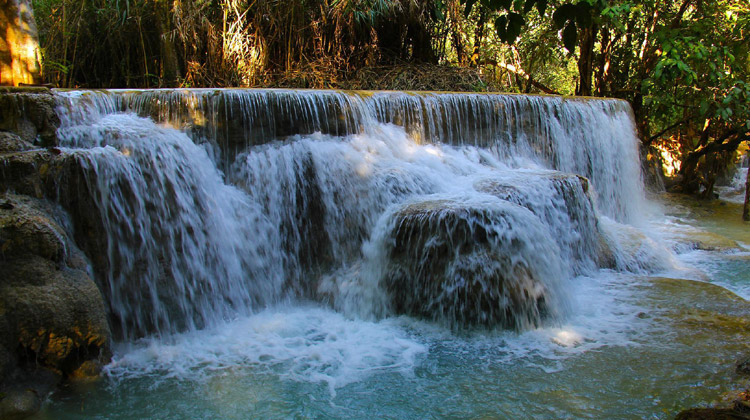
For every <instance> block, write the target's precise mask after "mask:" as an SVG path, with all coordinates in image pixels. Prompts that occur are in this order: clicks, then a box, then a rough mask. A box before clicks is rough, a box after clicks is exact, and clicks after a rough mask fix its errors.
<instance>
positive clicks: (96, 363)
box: [0, 88, 111, 418]
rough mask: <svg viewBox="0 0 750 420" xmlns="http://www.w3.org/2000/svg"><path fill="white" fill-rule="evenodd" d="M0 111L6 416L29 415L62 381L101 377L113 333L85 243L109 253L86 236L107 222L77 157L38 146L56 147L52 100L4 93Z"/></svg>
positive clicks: (36, 92)
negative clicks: (98, 214) (99, 223)
mask: <svg viewBox="0 0 750 420" xmlns="http://www.w3.org/2000/svg"><path fill="white" fill-rule="evenodd" d="M0 113H1V114H2V118H1V119H0V395H2V397H0V418H23V417H26V416H28V415H30V414H33V413H34V412H35V411H37V410H38V409H39V407H40V405H41V402H42V401H43V400H44V399H45V398H46V396H47V395H48V394H49V393H50V392H52V391H53V390H54V387H55V386H56V385H57V384H58V383H59V382H60V380H61V379H66V378H71V379H72V378H76V379H77V378H81V377H87V376H88V377H91V376H94V377H96V376H97V375H98V373H99V369H100V368H101V366H102V365H103V364H104V363H106V362H107V361H108V360H109V357H110V340H111V334H110V329H109V324H108V320H107V314H106V309H105V304H104V300H103V298H102V294H101V293H100V291H99V288H98V287H97V285H96V284H95V283H94V281H93V280H92V278H91V277H90V275H91V274H90V273H91V268H90V263H89V260H88V259H87V258H86V256H85V255H84V253H83V252H81V250H80V249H79V248H78V247H77V245H76V242H78V243H82V244H84V245H85V247H86V248H87V252H88V251H94V250H96V252H92V255H95V256H97V255H100V254H101V252H100V250H101V249H104V248H102V247H101V243H98V242H96V240H94V239H91V240H88V241H87V240H86V239H87V236H91V237H92V238H96V237H98V235H97V234H96V233H95V231H96V230H97V227H96V226H95V225H96V221H97V220H98V219H97V218H93V219H92V218H90V217H88V215H90V214H91V212H92V209H94V207H93V206H92V203H91V202H90V198H91V196H90V194H87V191H85V190H83V189H82V183H84V181H83V178H82V177H81V168H80V165H79V164H78V162H77V159H76V158H75V156H74V155H69V154H66V153H63V152H62V151H60V150H59V149H56V148H49V149H41V148H39V146H42V145H44V146H51V145H54V144H56V143H57V139H56V135H55V130H56V126H57V124H58V120H57V116H56V115H55V112H54V100H53V97H52V95H51V94H50V93H49V91H48V90H46V89H17V88H16V89H8V88H3V90H2V91H0ZM48 199H53V200H56V201H57V202H58V203H60V204H62V205H63V206H65V209H63V207H61V206H60V205H59V204H53V203H52V202H51V201H48ZM65 210H72V211H73V212H74V217H73V218H72V220H71V218H70V217H69V215H68V213H67V212H66V211H65ZM74 225H75V226H76V233H77V236H78V237H76V238H75V240H74V236H73V226H74ZM98 232H101V230H99V231H98Z"/></svg>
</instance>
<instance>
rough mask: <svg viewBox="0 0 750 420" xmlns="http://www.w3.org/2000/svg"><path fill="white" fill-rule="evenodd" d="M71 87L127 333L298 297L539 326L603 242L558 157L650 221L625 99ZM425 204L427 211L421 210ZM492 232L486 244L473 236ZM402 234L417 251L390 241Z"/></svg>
mask: <svg viewBox="0 0 750 420" xmlns="http://www.w3.org/2000/svg"><path fill="white" fill-rule="evenodd" d="M60 97H61V101H60V104H61V105H60V114H61V120H62V121H63V124H62V127H61V128H60V130H59V135H60V138H61V139H62V142H63V145H66V146H70V147H78V148H82V150H79V151H77V152H76V153H77V154H78V156H79V159H80V160H81V163H82V166H83V167H84V168H85V171H86V173H87V179H88V182H89V184H90V189H91V190H92V191H93V192H94V195H95V196H96V197H95V201H96V202H97V203H99V211H100V217H101V218H102V220H103V224H104V226H105V230H106V233H107V236H108V240H107V244H108V249H107V252H108V261H109V267H107V268H106V273H107V275H106V277H107V278H106V279H100V281H102V282H103V285H102V286H103V288H104V290H105V293H106V294H107V296H108V300H109V304H110V307H111V311H112V315H113V319H114V323H115V324H116V325H117V326H118V327H120V328H119V330H121V331H122V335H123V336H124V337H135V336H139V335H143V334H149V333H153V332H157V333H165V332H166V333H170V332H176V331H180V330H184V329H194V328H199V327H203V326H205V325H206V324H207V323H208V324H213V323H215V322H216V321H217V320H221V319H231V318H232V317H233V316H237V315H246V314H248V313H251V312H252V311H253V310H254V309H257V308H260V307H263V306H265V305H268V304H271V303H276V302H278V301H280V300H283V299H286V298H289V297H292V298H293V297H302V298H307V299H314V300H324V301H329V302H330V303H331V304H332V305H333V306H334V307H336V308H339V309H340V310H343V311H344V313H348V314H354V313H356V314H357V315H358V316H363V317H371V316H373V317H383V316H387V315H388V314H390V313H412V314H420V315H423V316H427V317H428V318H434V319H442V318H445V317H447V318H448V321H449V322H453V321H457V322H458V324H459V325H460V324H466V323H468V324H473V323H475V322H479V323H482V324H487V325H493V324H496V323H497V324H499V325H505V326H510V327H515V328H524V327H526V326H528V325H538V324H539V323H540V322H541V321H543V318H545V314H546V316H547V317H548V318H551V319H553V320H554V319H556V318H557V317H558V316H559V314H560V313H561V309H562V308H563V307H564V306H565V305H564V299H560V296H561V295H562V293H563V292H562V289H561V288H560V287H559V286H558V283H559V282H560V281H564V280H565V279H566V278H568V277H569V276H570V274H572V273H579V274H580V273H582V272H584V271H585V269H588V270H590V269H593V268H594V267H595V265H596V264H595V263H596V261H598V260H599V259H600V257H599V255H598V253H599V248H600V247H601V244H600V242H601V238H600V237H599V234H598V224H597V221H596V215H595V211H594V208H593V206H592V204H591V198H590V197H589V195H588V194H587V190H588V181H587V180H586V179H585V178H580V179H579V178H576V177H575V176H571V175H566V174H565V173H562V172H555V171H551V170H562V171H566V172H571V173H577V174H579V175H581V176H586V177H588V178H589V179H591V183H592V185H593V187H594V188H593V189H594V191H596V196H597V198H598V200H599V201H598V202H599V203H600V204H599V209H600V211H602V212H604V214H606V215H609V216H611V217H612V218H614V219H618V220H623V221H627V220H632V219H633V218H634V217H635V214H636V211H637V210H638V206H639V203H640V202H641V201H642V200H643V191H642V190H641V182H640V170H639V167H638V163H637V162H638V160H637V149H636V140H635V138H634V137H633V135H632V132H633V130H632V124H631V120H630V115H629V113H628V108H627V107H626V106H624V105H623V104H622V103H620V102H617V101H593V100H589V101H569V100H568V101H566V100H563V99H560V98H545V97H527V96H504V95H455V94H426V95H410V94H397V93H375V94H347V93H336V92H314V91H310V92H305V91H253V90H250V91H242V90H216V91H206V90H203V91H201V90H199V91H187V92H179V91H148V92H139V91H134V92H129V91H123V92H96V93H94V92H88V93H77V92H76V93H61V94H60ZM81 110H85V111H84V112H81ZM137 114H139V115H142V116H138V115H137ZM145 116H150V117H151V118H153V119H155V120H156V121H159V122H161V123H163V124H167V125H166V126H164V125H162V126H157V125H156V124H154V123H153V122H152V121H151V120H150V119H147V118H146V117H145ZM394 124H400V125H394ZM295 133H296V134H295ZM546 168H549V169H546ZM222 169H223V171H224V172H223V173H222V172H221V171H222ZM444 200H449V202H450V205H449V206H448V207H449V208H450V207H454V208H455V207H457V208H458V212H459V213H465V212H468V213H466V214H471V215H472V216H470V219H471V220H470V219H466V217H468V216H466V215H463V216H456V214H458V213H455V212H453V213H452V214H453V216H451V217H448V219H451V220H447V219H445V217H446V216H445V215H446V214H447V213H445V209H441V208H440V206H439V205H437V206H436V205H435V203H438V204H439V203H441V202H444ZM475 202H481V203H482V204H479V205H478V206H477V205H476V204H474V203H475ZM420 203H426V204H420ZM510 203H515V204H513V205H515V206H518V205H520V207H518V208H517V209H514V208H511V207H508V205H509V204H510ZM404 206H406V207H404ZM409 206H412V207H409ZM414 206H417V207H420V206H421V207H420V208H421V210H424V209H427V210H424V211H422V213H421V214H420V215H419V216H418V217H417V218H416V219H415V218H414V217H412V215H410V214H409V213H410V212H411V210H410V208H413V207H414ZM498 206H500V207H498ZM503 206H505V207H503ZM499 208H504V210H493V209H499ZM448 213H451V211H448ZM399 215H401V217H400V218H399ZM521 215H523V216H521ZM456 217H458V218H457V219H456ZM406 219H409V220H411V221H407V220H406ZM432 219H435V220H432ZM452 219H456V220H452ZM418 220H423V222H418ZM446 220H447V221H446ZM458 220H463V222H460V223H459V222H457V221H458ZM404 223H407V224H409V223H411V224H413V225H414V226H411V227H410V228H408V229H407V228H405V227H404ZM446 223H447V224H452V225H453V226H447V225H446ZM457 223H458V224H457ZM441 231H442V233H441ZM404 232H407V233H404ZM479 232H482V233H479ZM490 232H493V233H490ZM404 235H407V237H404ZM409 235H413V236H414V238H411V237H409ZM425 235H426V236H425ZM434 235H437V236H434ZM446 235H447V236H446ZM477 235H482V237H483V239H482V238H478V237H477ZM420 238H421V239H420ZM547 238H550V239H547ZM552 238H554V240H552ZM393 241H396V244H395V245H393ZM477 241H479V243H483V241H486V243H485V245H483V247H484V249H483V250H482V251H478V250H476V249H468V248H472V247H473V246H474V245H473V243H475V242H477ZM412 242H413V243H412ZM436 244H437V245H436ZM393 246H395V247H396V248H403V249H400V250H399V249H396V250H395V251H394V250H392V251H390V253H391V254H393V255H391V256H390V257H389V256H386V257H384V256H383V253H387V251H385V249H388V248H389V247H393ZM430 246H432V247H433V248H434V249H433V251H424V252H422V251H418V250H417V251H415V248H418V249H427V248H425V247H430ZM378 247H379V248H381V249H380V250H376V251H372V249H373V248H378ZM465 249H466V250H465ZM368 250H369V251H368ZM431 252H432V253H431ZM394 253H396V254H400V255H401V257H398V258H396V257H395V254H394ZM453 253H457V254H456V255H454V256H451V254H453ZM458 254H461V255H458ZM404 255H406V256H407V257H405V258H404V257H403V256H404ZM384 258H385V259H384ZM394 258H395V259H397V260H400V262H396V261H389V259H390V260H393V259H394ZM451 258H453V259H455V260H454V261H453V262H451V263H449V264H448V266H445V267H443V266H442V265H441V264H443V263H444V262H445V261H447V259H451ZM498 258H501V259H506V260H503V261H504V262H502V261H501V260H498ZM493 261H494V262H493ZM394 264H395V265H394ZM467 264H468V265H467ZM492 264H497V266H496V267H495V268H494V269H489V268H487V266H488V265H492ZM389 266H390V267H391V271H392V272H391V273H387V272H385V271H384V270H385V267H389ZM394 270H395V271H394ZM446 270H447V271H446ZM487 270H490V272H492V273H490V274H488V273H484V274H481V273H480V272H482V271H485V272H486V271H487ZM386 271H387V270H386ZM395 273H399V274H395ZM509 273H515V274H509ZM439 277H445V279H444V280H437V278H439ZM417 278H420V279H421V280H415V279H417ZM399 279H400V280H399ZM524 282H530V283H528V284H527V285H526V286H523V285H522V283H524ZM405 288H406V289H409V290H414V292H413V293H411V294H409V293H410V292H407V291H404V290H403V289H405ZM407 294H409V295H408V296H407ZM482 296H491V297H490V298H488V300H484V299H483V298H482ZM539 302H544V305H543V308H541V307H539Z"/></svg>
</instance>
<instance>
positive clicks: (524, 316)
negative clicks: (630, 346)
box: [381, 199, 565, 330]
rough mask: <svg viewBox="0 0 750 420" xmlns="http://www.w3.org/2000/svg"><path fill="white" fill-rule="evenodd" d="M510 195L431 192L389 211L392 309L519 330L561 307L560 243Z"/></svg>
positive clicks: (387, 281) (386, 282)
mask: <svg viewBox="0 0 750 420" xmlns="http://www.w3.org/2000/svg"><path fill="white" fill-rule="evenodd" d="M548 235H549V233H548V231H547V230H546V229H545V228H544V226H543V225H542V223H541V222H540V221H539V219H538V218H537V217H535V216H534V215H533V214H531V213H530V212H529V211H528V210H526V209H524V208H522V207H520V206H518V205H515V204H512V203H509V202H507V201H501V200H493V201H489V202H485V203H478V202H465V201H459V200H454V199H428V200H425V201H421V202H416V203H412V204H408V205H406V206H403V207H402V208H400V209H399V210H397V211H396V212H394V213H393V214H392V215H391V217H390V223H389V228H388V229H387V234H386V237H385V239H384V240H383V241H382V244H383V246H384V247H385V249H386V251H385V255H386V261H385V262H384V265H385V267H386V268H385V273H384V275H383V278H382V280H381V285H382V286H383V288H384V289H385V291H386V294H387V295H388V300H389V301H390V305H391V307H392V310H393V311H394V312H396V313H399V314H408V315H412V316H417V317H422V318H427V319H430V320H435V321H440V322H445V323H448V324H450V325H451V326H454V327H464V326H475V325H481V326H489V327H501V328H510V329H516V330H522V329H526V328H530V327H534V326H537V325H539V324H540V323H541V322H542V321H543V320H544V319H545V318H546V317H548V316H553V315H554V314H555V313H556V312H557V310H558V309H559V308H558V305H557V296H556V293H557V292H556V287H555V285H554V283H555V280H554V278H555V277H554V275H553V273H554V272H555V271H558V273H557V274H560V273H561V272H564V271H565V270H564V269H563V268H562V267H561V265H560V256H559V249H558V248H557V246H556V245H555V244H554V243H552V242H551V241H550V240H549V239H548V238H547V237H548Z"/></svg>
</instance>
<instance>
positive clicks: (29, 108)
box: [0, 88, 60, 147]
mask: <svg viewBox="0 0 750 420" xmlns="http://www.w3.org/2000/svg"><path fill="white" fill-rule="evenodd" d="M59 125H60V119H59V118H58V116H57V114H56V113H55V98H54V97H53V96H52V92H51V91H50V90H49V89H46V88H0V131H5V132H13V133H15V134H17V135H18V136H20V137H21V138H22V139H23V140H24V141H26V142H28V143H32V144H37V145H39V146H43V147H49V146H54V145H56V144H57V134H56V130H57V127H58V126H59Z"/></svg>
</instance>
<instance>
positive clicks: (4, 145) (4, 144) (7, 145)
mask: <svg viewBox="0 0 750 420" xmlns="http://www.w3.org/2000/svg"><path fill="white" fill-rule="evenodd" d="M33 148H34V145H32V144H31V143H29V142H27V141H26V140H24V139H22V138H21V137H20V136H19V135H18V134H15V133H11V132H10V131H0V154H2V153H12V152H23V151H26V150H31V149H33Z"/></svg>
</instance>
